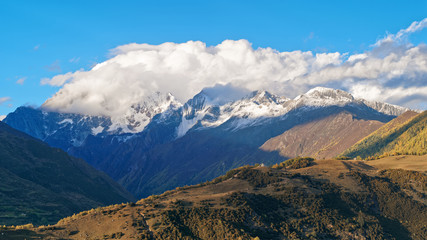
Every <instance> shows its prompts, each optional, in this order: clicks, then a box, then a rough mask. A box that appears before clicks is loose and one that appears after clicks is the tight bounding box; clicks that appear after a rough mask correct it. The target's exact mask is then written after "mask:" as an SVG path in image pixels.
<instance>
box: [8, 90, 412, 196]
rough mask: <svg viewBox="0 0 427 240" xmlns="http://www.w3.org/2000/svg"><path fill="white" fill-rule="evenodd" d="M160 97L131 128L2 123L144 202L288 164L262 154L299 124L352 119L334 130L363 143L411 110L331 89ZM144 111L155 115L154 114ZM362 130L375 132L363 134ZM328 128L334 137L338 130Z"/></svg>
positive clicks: (125, 124) (100, 119) (42, 115)
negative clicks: (250, 167) (243, 171)
mask: <svg viewBox="0 0 427 240" xmlns="http://www.w3.org/2000/svg"><path fill="white" fill-rule="evenodd" d="M157 96H165V97H157V98H155V99H157V100H155V101H154V100H151V101H150V99H145V100H144V101H141V102H143V104H142V105H140V106H145V107H141V108H139V107H136V108H134V110H135V111H136V112H141V111H142V112H143V114H142V115H141V116H145V117H144V118H141V117H132V114H130V115H129V116H128V115H126V116H125V118H124V119H127V120H126V121H122V120H120V119H119V120H120V121H119V120H117V119H115V118H109V117H105V116H83V115H79V114H71V113H57V112H48V111H46V110H42V109H30V108H26V107H21V108H18V109H17V110H16V111H15V112H14V113H11V114H9V115H8V116H7V117H6V119H5V120H4V121H5V122H6V123H8V124H10V125H11V126H13V127H14V128H17V129H20V130H22V131H24V132H26V133H28V134H30V135H32V136H34V137H37V138H39V139H42V140H44V141H46V142H47V143H48V144H50V145H51V146H55V147H60V148H62V149H64V150H66V151H67V152H68V153H70V154H71V155H73V156H77V157H80V158H83V159H85V160H86V161H87V162H88V163H90V164H91V165H93V166H95V167H96V168H98V169H101V170H102V171H104V172H106V173H107V174H109V175H110V176H111V177H113V178H114V179H115V180H117V181H118V182H119V183H121V184H122V185H123V186H125V187H126V188H127V189H128V190H129V191H131V192H132V193H134V194H135V195H136V196H138V197H142V196H147V195H150V194H153V193H161V192H163V191H165V190H168V189H172V188H174V187H176V186H182V185H187V184H194V183H199V182H201V181H206V180H210V179H213V178H215V177H217V176H219V175H221V174H224V173H225V172H226V171H227V170H229V169H232V168H234V167H238V166H241V165H245V164H253V163H257V162H258V163H261V162H262V163H265V164H273V163H276V162H279V161H282V160H283V159H284V158H286V157H284V156H281V155H279V154H278V153H277V152H274V151H273V152H269V151H265V150H264V149H260V147H261V146H262V145H263V144H264V143H265V142H266V141H267V140H269V139H270V138H272V137H276V136H279V135H281V134H283V133H284V132H286V131H288V130H290V129H293V128H294V127H296V126H298V125H303V124H306V125H307V124H315V122H317V121H322V120H324V119H326V118H328V117H329V116H339V114H340V113H343V114H344V113H346V114H348V116H351V119H353V120H352V121H351V122H352V123H356V126H355V127H354V128H352V129H347V130H346V129H344V128H345V127H346V126H345V123H350V119H349V118H348V119H347V118H345V117H342V119H343V120H342V121H343V122H342V123H341V125H340V127H336V129H335V130H336V131H339V132H340V133H342V134H349V133H351V134H354V137H355V138H358V137H359V136H361V135H363V134H364V133H366V134H368V130H371V129H372V130H374V128H375V126H379V125H380V124H381V123H385V122H388V121H390V120H391V119H393V118H394V117H395V116H396V115H398V114H401V113H403V112H405V111H406V110H407V109H405V108H402V107H398V106H393V105H389V104H385V103H370V102H367V101H365V100H361V99H355V98H354V97H353V96H351V95H350V94H349V93H347V92H344V91H341V90H334V89H329V88H314V89H312V90H310V91H309V92H307V93H306V94H303V95H300V96H298V97H297V98H295V99H288V98H286V97H281V96H276V95H274V94H271V93H269V92H266V91H255V92H252V93H250V94H249V95H247V96H246V97H243V98H240V99H238V100H233V99H224V98H220V97H218V96H215V95H213V94H212V92H208V91H205V90H203V91H202V92H200V93H199V94H197V95H196V96H194V97H193V98H192V99H190V100H189V101H188V102H186V103H185V104H182V105H181V104H180V103H178V102H176V101H175V100H174V98H173V96H171V95H162V94H160V93H159V94H158V95H157ZM367 103H369V104H367ZM368 105H369V106H368ZM146 106H157V107H155V108H154V107H152V108H148V107H146ZM138 109H139V110H138ZM141 109H157V110H150V111H148V112H150V114H148V113H147V111H145V110H141ZM134 110H132V109H131V110H129V111H130V112H132V111H134ZM391 113H392V114H391ZM390 114H391V115H390ZM138 116H139V115H138ZM133 119H137V120H135V121H134V120H133ZM138 119H139V120H138ZM141 119H145V120H146V121H142V120H141ZM324 121H325V120H324ZM337 121H338V122H340V121H339V120H337ZM142 122H144V124H142ZM374 122H375V123H374ZM325 124H326V122H325ZM307 126H308V125H307ZM357 126H359V127H366V126H369V127H368V129H367V130H362V131H361V133H360V134H359V135H357V134H356V132H357V130H356V128H357ZM329 127H330V128H331V131H335V130H334V127H333V126H332V125H330V126H329ZM347 127H349V126H347ZM320 128H321V126H320V125H319V126H318V127H317V129H318V130H320ZM337 135H339V133H337ZM322 141H323V139H322ZM311 145H312V144H311ZM330 145H331V144H330V143H327V144H325V145H324V146H323V145H319V146H322V147H326V146H330ZM307 147H308V146H307ZM331 149H332V150H333V151H331V153H330V154H333V153H335V147H333V146H332V147H331ZM270 150H277V149H270ZM306 150H307V149H306ZM289 151H290V150H289ZM317 151H320V149H318V150H317ZM295 152H296V150H295ZM328 154H329V153H328ZM319 156H321V155H319ZM324 156H327V154H325V155H324ZM328 156H329V155H328Z"/></svg>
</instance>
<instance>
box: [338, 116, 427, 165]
mask: <svg viewBox="0 0 427 240" xmlns="http://www.w3.org/2000/svg"><path fill="white" fill-rule="evenodd" d="M426 139H427V111H424V112H422V113H419V114H417V113H415V112H407V113H405V114H402V115H401V116H399V117H397V118H396V119H394V120H392V121H390V122H389V123H387V124H385V125H384V126H383V127H381V128H379V129H378V130H377V131H375V132H373V133H372V134H370V135H369V136H367V137H366V138H364V139H362V140H360V141H359V142H358V143H356V144H355V145H354V146H352V147H351V148H349V149H348V150H346V151H345V152H343V153H342V155H344V156H348V157H352V158H353V157H357V156H360V157H362V158H366V157H369V156H380V155H396V154H417V155H423V154H426V153H427V140H426Z"/></svg>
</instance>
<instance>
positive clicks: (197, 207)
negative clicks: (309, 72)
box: [0, 158, 427, 239]
mask: <svg viewBox="0 0 427 240" xmlns="http://www.w3.org/2000/svg"><path fill="white" fill-rule="evenodd" d="M307 160H308V163H309V164H306V162H307ZM278 166H279V167H276V168H269V167H262V166H246V167H241V168H237V169H234V170H232V171H230V172H228V173H227V174H226V175H224V176H222V177H219V178H217V179H215V180H213V181H211V182H206V183H203V184H199V185H195V186H189V187H183V188H177V189H176V190H172V191H168V192H166V193H164V194H162V195H158V196H151V197H148V198H145V199H142V200H140V201H138V202H137V203H136V204H120V205H112V206H108V207H103V208H97V209H92V210H90V211H85V212H81V213H79V214H76V215H73V216H71V217H68V218H65V219H62V220H61V221H59V222H58V224H56V225H53V226H42V227H38V228H34V227H32V226H21V227H19V228H18V229H17V228H14V227H6V228H3V229H1V230H0V231H2V233H3V235H1V236H4V237H6V238H7V239H14V237H15V239H19V238H23V237H26V238H27V239H38V238H50V239H83V238H86V239H426V238H427V233H426V231H425V226H426V225H427V208H426V203H425V199H426V195H425V194H426V193H427V192H426V191H427V188H426V183H427V176H426V175H425V174H424V173H420V172H415V171H408V170H381V171H378V170H379V169H376V168H374V167H372V166H369V165H366V164H365V163H364V162H362V161H348V160H347V161H340V160H319V161H312V160H311V159H304V158H299V159H294V160H291V161H287V162H285V163H283V164H278ZM280 166H282V167H280ZM284 166H287V167H286V168H285V167H284ZM289 166H293V167H292V168H291V167H289ZM1 236H0V239H2V237H1Z"/></svg>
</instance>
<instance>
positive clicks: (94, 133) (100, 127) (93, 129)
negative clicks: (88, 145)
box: [91, 126, 104, 136]
mask: <svg viewBox="0 0 427 240" xmlns="http://www.w3.org/2000/svg"><path fill="white" fill-rule="evenodd" d="M91 130H92V135H93V136H96V135H98V134H100V133H102V131H104V127H102V126H98V127H95V128H92V129H91Z"/></svg>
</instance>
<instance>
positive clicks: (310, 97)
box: [294, 87, 354, 106]
mask: <svg viewBox="0 0 427 240" xmlns="http://www.w3.org/2000/svg"><path fill="white" fill-rule="evenodd" d="M294 101H295V104H296V105H297V106H301V105H306V106H330V105H339V106H343V105H345V104H347V103H349V102H353V101H354V97H353V96H352V95H351V94H350V93H348V92H345V91H342V90H339V89H332V88H325V87H315V88H313V89H311V90H309V91H308V92H306V93H305V94H302V95H299V96H298V97H296V98H295V99H294Z"/></svg>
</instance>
